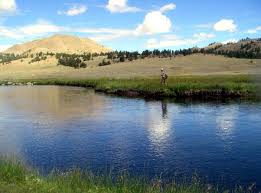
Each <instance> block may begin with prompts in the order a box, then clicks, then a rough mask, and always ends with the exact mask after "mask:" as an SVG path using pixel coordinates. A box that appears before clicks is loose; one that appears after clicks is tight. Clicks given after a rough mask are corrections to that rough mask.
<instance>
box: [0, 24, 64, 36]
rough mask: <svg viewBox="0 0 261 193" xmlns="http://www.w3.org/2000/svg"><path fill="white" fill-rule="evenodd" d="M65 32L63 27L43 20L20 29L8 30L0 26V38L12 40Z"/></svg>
mask: <svg viewBox="0 0 261 193" xmlns="http://www.w3.org/2000/svg"><path fill="white" fill-rule="evenodd" d="M65 30H66V29H65V28H63V27H60V26H57V25H54V24H51V23H49V22H47V21H44V20H39V21H38V22H37V23H35V24H31V25H26V26H22V27H15V28H8V27H5V26H0V36H2V37H7V38H13V39H22V38H25V37H31V36H32V37H34V36H41V35H45V34H48V33H57V32H61V31H65Z"/></svg>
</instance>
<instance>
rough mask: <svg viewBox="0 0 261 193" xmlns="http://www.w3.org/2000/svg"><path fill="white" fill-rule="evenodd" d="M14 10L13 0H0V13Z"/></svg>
mask: <svg viewBox="0 0 261 193" xmlns="http://www.w3.org/2000/svg"><path fill="white" fill-rule="evenodd" d="M14 11H16V2H15V0H0V13H5V12H6V13H9V12H14Z"/></svg>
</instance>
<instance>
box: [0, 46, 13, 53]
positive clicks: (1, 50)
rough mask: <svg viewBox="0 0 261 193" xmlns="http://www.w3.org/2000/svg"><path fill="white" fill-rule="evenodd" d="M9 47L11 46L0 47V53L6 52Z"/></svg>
mask: <svg viewBox="0 0 261 193" xmlns="http://www.w3.org/2000/svg"><path fill="white" fill-rule="evenodd" d="M10 47H11V45H0V52H3V51H5V50H7V49H8V48H10Z"/></svg>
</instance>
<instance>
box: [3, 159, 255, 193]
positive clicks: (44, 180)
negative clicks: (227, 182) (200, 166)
mask: <svg viewBox="0 0 261 193" xmlns="http://www.w3.org/2000/svg"><path fill="white" fill-rule="evenodd" d="M0 192H1V193H25V192H26V193H221V192H224V193H230V192H231V193H232V192H233V193H251V192H254V185H252V186H249V187H248V188H243V187H241V186H238V187H236V188H235V189H233V190H226V189H221V188H218V186H212V185H210V184H204V183H202V182H201V181H200V180H199V179H198V178H196V177H195V178H193V179H192V180H191V182H189V183H188V182H187V183H185V182H184V183H176V182H175V181H173V182H170V183H168V184H166V183H163V182H162V180H161V179H155V180H151V181H149V180H146V179H144V178H135V177H131V176H130V175H128V174H126V173H125V174H121V175H118V176H117V177H112V176H111V175H100V176H99V175H94V174H92V173H90V172H87V171H81V170H79V169H73V170H70V171H68V172H64V173H61V172H57V171H56V172H53V173H52V174H50V175H48V176H41V175H39V173H38V172H37V171H35V170H32V169H28V167H26V166H25V165H24V164H22V163H21V162H19V161H8V160H6V159H2V160H0Z"/></svg>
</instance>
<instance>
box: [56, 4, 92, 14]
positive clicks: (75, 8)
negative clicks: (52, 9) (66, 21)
mask: <svg viewBox="0 0 261 193" xmlns="http://www.w3.org/2000/svg"><path fill="white" fill-rule="evenodd" d="M87 10H88V8H87V6H86V5H72V7H70V8H69V9H68V10H67V11H58V14H59V15H67V16H76V15H80V14H83V13H85V12H86V11H87Z"/></svg>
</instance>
